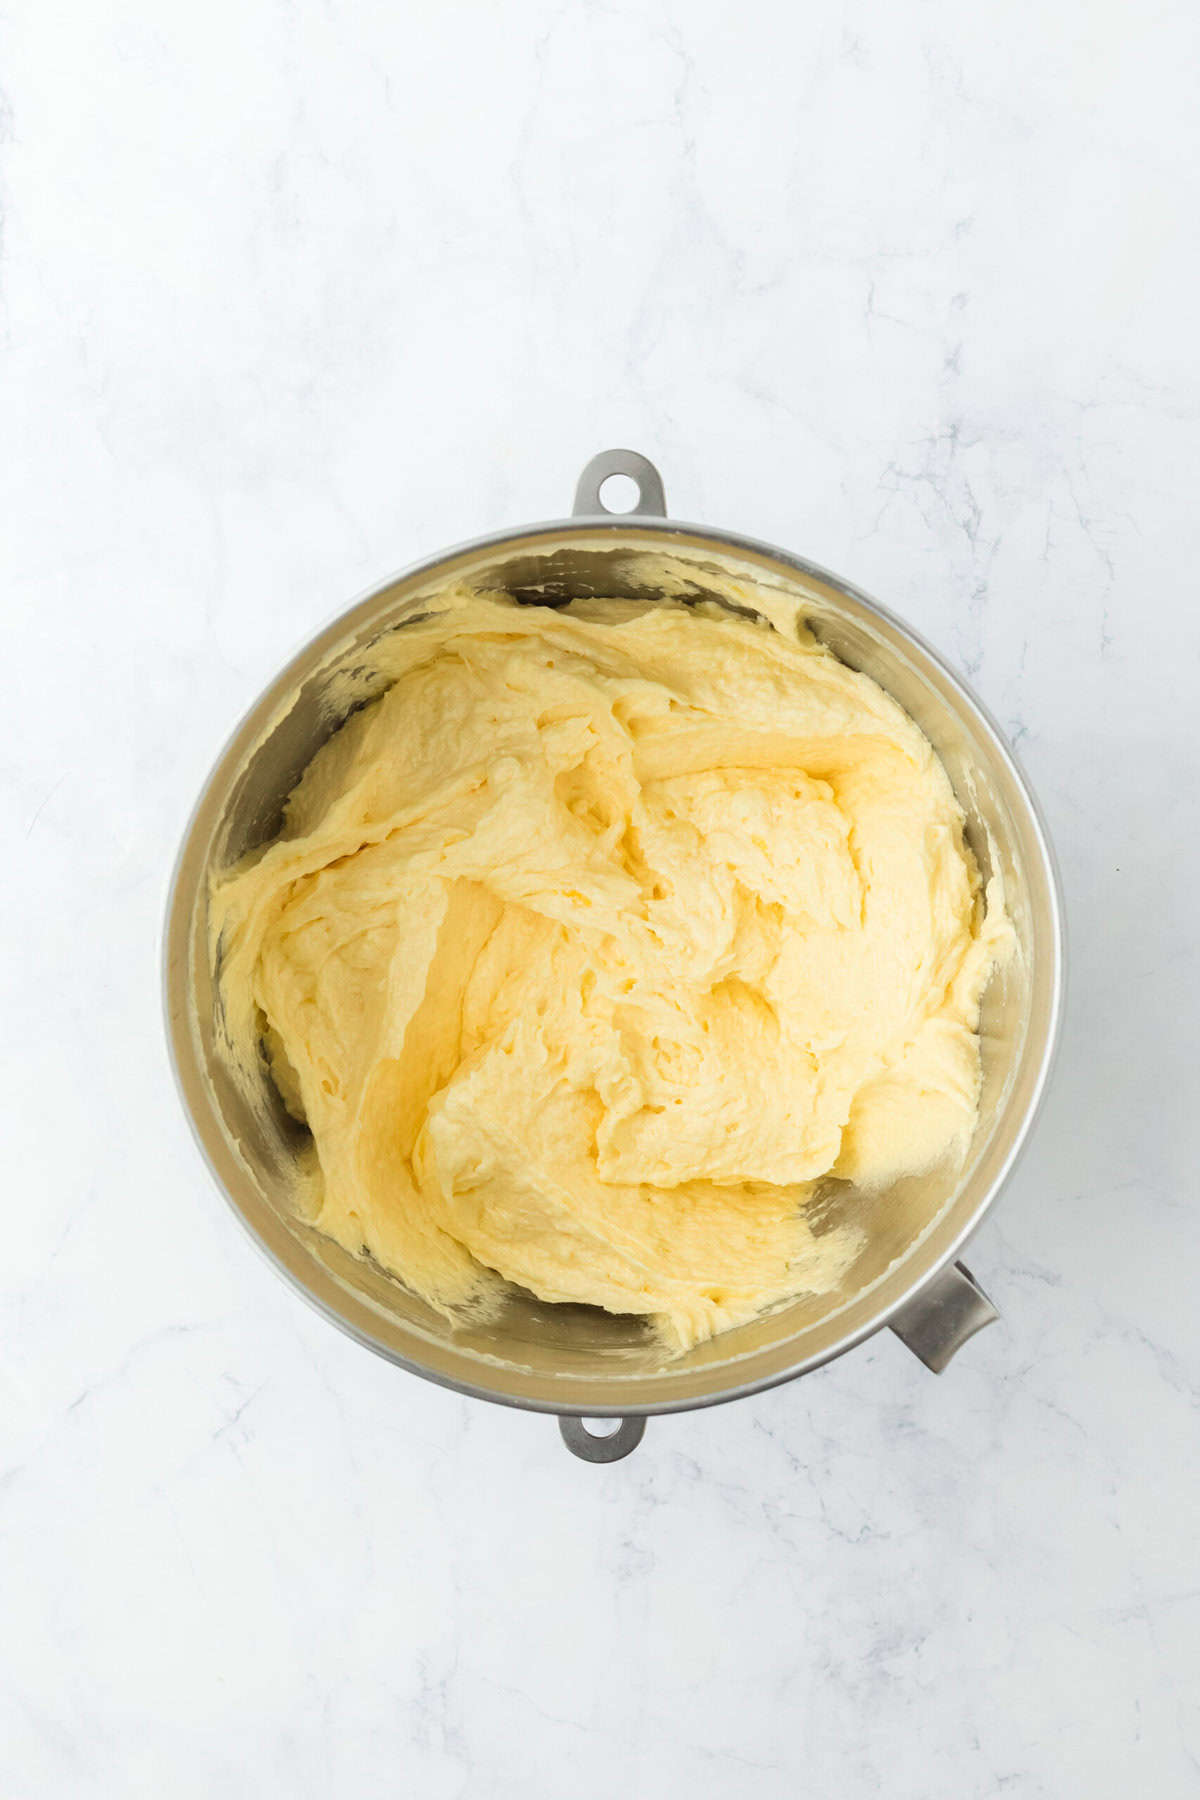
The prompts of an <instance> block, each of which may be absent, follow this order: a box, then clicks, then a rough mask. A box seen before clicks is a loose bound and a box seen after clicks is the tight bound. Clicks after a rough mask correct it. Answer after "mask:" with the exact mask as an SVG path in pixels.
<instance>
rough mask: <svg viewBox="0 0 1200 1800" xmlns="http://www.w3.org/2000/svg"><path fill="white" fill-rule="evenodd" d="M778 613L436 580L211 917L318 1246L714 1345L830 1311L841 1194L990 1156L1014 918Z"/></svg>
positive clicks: (904, 747)
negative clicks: (313, 1207)
mask: <svg viewBox="0 0 1200 1800" xmlns="http://www.w3.org/2000/svg"><path fill="white" fill-rule="evenodd" d="M773 617H774V618H775V625H774V626H772V625H769V624H767V623H766V622H752V621H748V620H745V619H740V618H736V617H733V616H731V615H728V614H723V613H721V612H719V611H718V610H717V609H716V608H705V609H694V608H687V607H684V606H683V605H680V604H674V603H658V604H654V605H644V606H643V605H634V604H630V603H628V602H621V601H607V602H606V601H590V602H585V603H577V604H576V605H574V606H573V607H571V608H568V609H567V610H566V611H555V610H552V609H550V608H548V607H541V606H517V605H515V604H514V603H512V602H511V601H510V600H508V599H506V598H505V597H503V596H500V595H477V594H472V593H469V592H467V591H465V590H455V591H450V592H447V593H445V594H444V595H442V596H441V597H440V599H439V600H438V602H437V610H436V612H435V614H434V616H432V617H430V618H427V619H426V620H424V621H423V622H419V623H415V624H412V625H410V626H408V627H406V628H405V629H404V630H402V631H399V632H396V633H394V634H392V636H391V637H390V639H389V640H387V651H386V655H387V659H388V661H387V675H388V678H389V679H390V682H391V685H390V686H389V687H388V689H387V691H386V693H385V694H384V696H383V697H382V698H381V699H378V700H376V701H375V702H374V703H373V704H372V705H370V706H368V707H367V708H366V709H365V710H363V711H360V712H359V713H357V714H356V715H355V716H354V717H353V718H351V720H350V721H349V723H348V724H346V725H345V726H344V727H343V728H342V730H341V731H339V732H338V733H337V734H336V735H335V736H334V737H333V738H332V739H331V740H330V742H329V743H328V744H327V745H326V746H325V748H324V749H323V750H321V751H320V752H319V753H318V755H317V756H316V757H315V758H314V760H313V762H312V764H311V765H310V767H309V769H308V771H307V772H306V774H305V775H304V777H303V779H302V780H301V782H300V784H299V786H298V787H297V788H296V790H295V792H294V793H293V795H292V797H291V800H290V802H289V805H288V809H287V815H286V821H287V822H286V826H285V830H284V833H283V835H282V837H281V838H280V839H279V841H277V842H276V843H274V844H272V845H271V846H270V847H269V848H268V849H267V850H266V851H265V852H263V853H261V854H259V855H258V856H257V857H256V858H255V859H253V860H252V862H251V863H250V865H249V866H245V865H244V866H242V867H241V868H240V869H238V870H237V871H235V872H234V873H233V874H232V875H231V876H230V877H229V878H227V879H226V880H225V881H224V882H223V883H222V884H221V885H220V886H219V887H218V889H217V890H216V892H215V894H214V896H213V903H214V904H213V916H214V921H215V930H216V932H217V933H219V934H220V952H221V980H222V992H223V996H224V1000H225V1007H226V1015H227V1019H228V1023H229V1028H230V1032H231V1035H232V1037H233V1038H234V1040H235V1041H240V1042H242V1043H254V1042H257V1041H258V1039H259V1038H260V1037H261V1038H262V1040H263V1041H264V1042H265V1045H266V1048H267V1053H268V1055H269V1057H270V1059H271V1066H272V1070H273V1073H274V1076H275V1080H276V1082H277V1084H278V1086H279V1088H280V1090H281V1092H282V1094H283V1095H284V1098H285V1100H286V1101H287V1103H288V1105H289V1107H290V1109H291V1110H292V1111H293V1112H295V1113H296V1115H297V1116H298V1117H301V1118H303V1119H306V1120H307V1122H308V1124H309V1126H310V1127H311V1129H312V1133H313V1138H314V1141H315V1146H316V1151H317V1155H318V1158H319V1164H320V1178H319V1179H320V1191H319V1195H318V1200H317V1205H318V1209H319V1210H318V1211H317V1215H316V1217H317V1223H318V1225H319V1226H320V1228H321V1229H322V1230H323V1231H325V1232H327V1233H328V1234H329V1235H330V1236H331V1237H333V1238H335V1239H336V1240H337V1241H338V1242H339V1243H341V1244H343V1245H344V1246H345V1247H346V1248H347V1249H349V1250H351V1251H352V1252H354V1253H356V1254H358V1253H362V1252H364V1251H365V1252H369V1253H370V1254H371V1255H372V1256H373V1257H374V1258H375V1259H376V1260H377V1261H378V1262H379V1263H381V1264H382V1265H383V1266H384V1267H385V1268H386V1269H388V1270H390V1271H392V1272H393V1273H394V1274H396V1275H397V1276H399V1277H400V1278H401V1279H402V1280H403V1281H405V1282H406V1283H407V1284H408V1285H410V1286H411V1287H412V1288H414V1289H415V1290H416V1291H417V1292H418V1293H420V1294H422V1295H424V1296H425V1297H426V1298H427V1299H428V1300H429V1301H431V1302H432V1303H433V1304H434V1305H435V1306H438V1307H439V1308H442V1309H444V1310H448V1311H451V1312H453V1311H454V1310H455V1309H458V1308H462V1307H467V1306H473V1305H474V1306H477V1305H479V1304H480V1303H481V1302H486V1301H487V1300H488V1299H489V1297H492V1296H495V1295H496V1294H498V1293H499V1292H501V1291H502V1285H501V1282H500V1280H499V1278H501V1277H502V1278H504V1280H507V1281H509V1282H515V1283H518V1284H520V1286H522V1287H524V1288H527V1289H530V1290H532V1291H533V1293H535V1294H537V1295H539V1296H540V1297H541V1298H542V1299H544V1300H552V1301H585V1302H588V1303H590V1304H593V1305H596V1306H601V1307H605V1308H607V1309H608V1310H610V1311H612V1312H618V1313H634V1314H645V1315H650V1316H651V1317H652V1318H653V1320H654V1321H655V1323H656V1325H657V1326H658V1328H659V1330H660V1332H661V1333H662V1334H663V1336H664V1337H665V1338H666V1339H667V1340H668V1341H669V1342H670V1343H671V1344H673V1345H675V1346H679V1347H686V1346H688V1345H691V1344H694V1343H696V1342H698V1341H699V1340H701V1339H703V1338H706V1337H708V1336H710V1335H711V1334H712V1333H714V1332H717V1331H720V1330H723V1329H725V1328H726V1327H728V1326H730V1325H732V1324H736V1323H739V1322H741V1321H743V1320H745V1319H747V1318H749V1317H751V1316H752V1315H753V1314H754V1313H756V1312H757V1311H759V1310H760V1309H761V1308H762V1307H764V1306H765V1305H768V1304H769V1303H771V1302H772V1301H775V1300H778V1299H781V1298H783V1297H785V1296H787V1295H790V1294H795V1293H799V1292H804V1291H816V1292H825V1291H828V1290H830V1289H831V1288H833V1287H835V1286H836V1285H837V1283H838V1282H839V1280H840V1279H841V1277H842V1275H843V1274H844V1273H845V1271H846V1269H847V1267H848V1266H849V1264H850V1263H851V1262H852V1261H853V1259H854V1257H855V1255H856V1253H857V1251H858V1249H859V1247H860V1246H859V1244H858V1242H857V1240H856V1238H855V1235H854V1233H853V1232H851V1231H849V1230H846V1229H841V1230H834V1231H831V1232H825V1233H824V1234H823V1235H818V1234H815V1233H814V1232H813V1231H812V1230H811V1229H810V1226H809V1224H808V1223H807V1221H806V1204H807V1202H808V1201H810V1200H811V1198H812V1195H813V1193H814V1190H815V1188H816V1187H817V1185H818V1184H819V1183H820V1182H821V1181H822V1179H823V1178H824V1177H827V1176H830V1175H833V1176H839V1177H846V1178H849V1179H851V1180H853V1181H856V1182H859V1183H862V1184H880V1183H884V1182H887V1181H890V1180H892V1179H893V1178H895V1177H897V1176H899V1175H901V1174H905V1173H910V1172H915V1171H917V1170H920V1169H922V1168H925V1167H928V1166H930V1165H932V1164H933V1163H934V1162H935V1161H937V1160H939V1159H940V1158H942V1157H943V1156H945V1155H947V1154H949V1153H952V1152H954V1151H955V1150H960V1149H961V1148H962V1147H963V1146H964V1144H965V1143H966V1141H967V1139H968V1138H969V1135H970V1132H971V1129H972V1125H973V1122H974V1118H975V1110H976V1101H977V1095H978V1087H979V1048H978V1040H977V1037H976V1026H977V1021H978V1011H979V1000H980V995H981V992H982V989H983V986H984V983H985V982H986V979H987V976H988V973H989V970H990V967H991V965H992V962H993V959H994V955H995V951H996V945H997V942H998V940H999V936H1000V934H1001V933H1002V931H1003V917H1002V913H1003V909H1002V907H1001V905H1000V904H999V902H998V899H996V898H995V897H993V899H992V903H991V904H990V905H987V904H985V901H984V897H983V895H982V894H981V892H980V881H979V875H978V871H977V869H976V865H975V862H974V859H973V857H972V856H971V854H970V852H969V850H968V849H967V848H966V846H965V844H964V841H963V835H962V814H961V812H960V809H959V807H958V805H957V802H956V801H955V798H954V795H953V792H952V790H951V787H950V783H949V781H948V779H947V776H946V773H945V771H944V769H943V768H942V765H941V763H940V762H939V761H938V759H937V757H936V756H935V755H934V753H933V751H932V750H931V748H930V746H929V744H928V742H927V741H926V739H925V738H924V737H923V736H922V734H921V733H920V731H918V729H917V728H916V726H915V725H914V724H913V723H912V721H911V720H910V719H909V718H908V717H907V716H906V714H905V713H903V712H902V711H901V709H900V708H899V707H898V706H897V705H896V704H895V703H894V702H893V701H892V700H890V699H888V697H887V696H886V695H885V694H884V693H883V692H882V690H881V689H880V688H879V687H878V686H876V684H875V683H874V682H872V681H871V680H869V679H868V678H867V677H866V676H863V675H860V674H855V673H854V672H853V671H851V670H850V669H849V668H847V667H846V666H845V665H844V664H842V663H841V662H839V661H837V660H836V659H835V658H834V657H833V656H832V655H830V654H829V653H828V652H827V651H825V650H824V649H822V648H821V647H820V646H819V645H818V644H817V643H816V642H815V641H814V640H813V639H812V638H811V637H810V636H809V635H808V634H807V633H806V632H805V631H804V629H803V627H802V626H801V625H800V624H799V623H798V620H797V618H796V616H795V615H794V614H793V615H792V616H791V617H788V616H786V612H785V611H784V610H782V609H781V608H780V607H779V605H778V603H776V605H775V610H774V613H773Z"/></svg>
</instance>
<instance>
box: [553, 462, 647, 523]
mask: <svg viewBox="0 0 1200 1800" xmlns="http://www.w3.org/2000/svg"><path fill="white" fill-rule="evenodd" d="M610 475H628V477H629V479H630V481H636V483H637V490H638V497H637V504H636V505H635V506H634V507H633V509H632V510H631V511H630V512H614V511H613V510H612V508H611V507H610V506H605V504H604V502H603V500H602V499H601V498H600V489H601V488H602V487H603V486H604V483H605V482H606V481H607V480H608V478H609V476H610ZM574 510H575V517H576V518H577V519H578V518H585V519H639V518H641V519H644V518H647V517H649V518H653V519H665V518H666V516H667V496H666V495H665V493H664V492H663V484H662V476H661V475H660V474H659V472H658V470H657V469H656V468H655V466H654V464H653V463H652V462H651V461H650V459H649V457H646V456H639V454H638V452H637V451H636V450H601V452H600V454H599V456H593V458H592V460H591V462H590V463H588V464H587V466H586V468H585V469H584V471H583V473H582V475H581V476H580V477H579V482H578V484H577V486H576V488H575V509H574Z"/></svg>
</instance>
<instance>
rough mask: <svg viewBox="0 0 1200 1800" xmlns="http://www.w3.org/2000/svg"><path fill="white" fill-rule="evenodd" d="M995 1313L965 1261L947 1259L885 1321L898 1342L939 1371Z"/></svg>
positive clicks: (996, 1314)
mask: <svg viewBox="0 0 1200 1800" xmlns="http://www.w3.org/2000/svg"><path fill="white" fill-rule="evenodd" d="M999 1317H1000V1314H999V1313H998V1312H997V1311H996V1309H995V1307H994V1306H993V1305H992V1303H991V1301H990V1300H989V1299H988V1297H987V1295H986V1294H985V1293H984V1291H983V1289H982V1288H981V1287H980V1285H979V1283H978V1282H977V1281H976V1279H975V1277H974V1276H973V1275H972V1273H971V1271H970V1269H968V1268H967V1266H966V1264H965V1263H951V1264H950V1266H949V1268H947V1269H943V1270H942V1272H941V1274H940V1275H939V1276H938V1277H937V1278H936V1280H934V1281H932V1282H931V1283H930V1284H929V1286H928V1287H926V1288H923V1289H922V1290H921V1292H920V1293H919V1294H918V1295H917V1296H916V1298H915V1299H913V1300H910V1301H909V1302H908V1304H907V1306H902V1307H901V1308H900V1311H899V1312H898V1313H897V1314H896V1316H895V1318H894V1319H892V1320H890V1321H889V1323H890V1324H891V1327H892V1330H893V1331H894V1332H895V1334H896V1336H897V1337H898V1338H899V1339H900V1342H901V1343H902V1344H907V1346H908V1348H909V1349H910V1350H911V1351H912V1353H913V1355H914V1356H919V1357H920V1359H921V1361H922V1362H923V1363H924V1364H925V1367H926V1368H927V1369H932V1370H933V1372H934V1374H935V1375H940V1374H941V1372H942V1370H943V1369H944V1368H945V1367H946V1364H947V1363H948V1362H949V1361H950V1358H951V1357H952V1356H953V1355H954V1354H955V1353H956V1351H959V1350H961V1349H962V1347H963V1345H964V1344H965V1343H966V1341H967V1339H968V1338H969V1337H974V1335H975V1333H976V1332H977V1331H982V1330H983V1327H984V1326H985V1325H990V1324H991V1323H992V1321H993V1320H994V1319H998V1318H999Z"/></svg>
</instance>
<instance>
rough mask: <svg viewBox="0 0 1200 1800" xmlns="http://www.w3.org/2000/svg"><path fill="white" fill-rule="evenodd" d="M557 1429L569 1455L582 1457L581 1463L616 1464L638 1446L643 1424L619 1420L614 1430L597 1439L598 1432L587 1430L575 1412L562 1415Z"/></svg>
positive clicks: (644, 1425)
mask: <svg viewBox="0 0 1200 1800" xmlns="http://www.w3.org/2000/svg"><path fill="white" fill-rule="evenodd" d="M558 1429H559V1430H560V1431H561V1432H562V1441H563V1443H564V1444H565V1445H566V1446H567V1449H568V1450H569V1451H570V1452H571V1454H572V1456H578V1457H581V1458H582V1459H583V1461H584V1462H593V1463H602V1462H619V1461H620V1459H621V1458H622V1457H623V1456H628V1455H629V1452H630V1451H631V1450H636V1449H637V1447H638V1445H639V1444H640V1443H641V1441H642V1436H643V1433H644V1432H645V1429H646V1421H645V1419H622V1420H621V1423H620V1424H619V1425H618V1426H617V1429H616V1430H615V1431H610V1432H609V1433H608V1434H607V1436H605V1437H600V1436H599V1434H598V1433H597V1432H594V1431H589V1430H588V1427H587V1421H586V1419H580V1418H577V1417H576V1416H575V1414H574V1413H561V1414H560V1415H559V1420H558Z"/></svg>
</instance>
